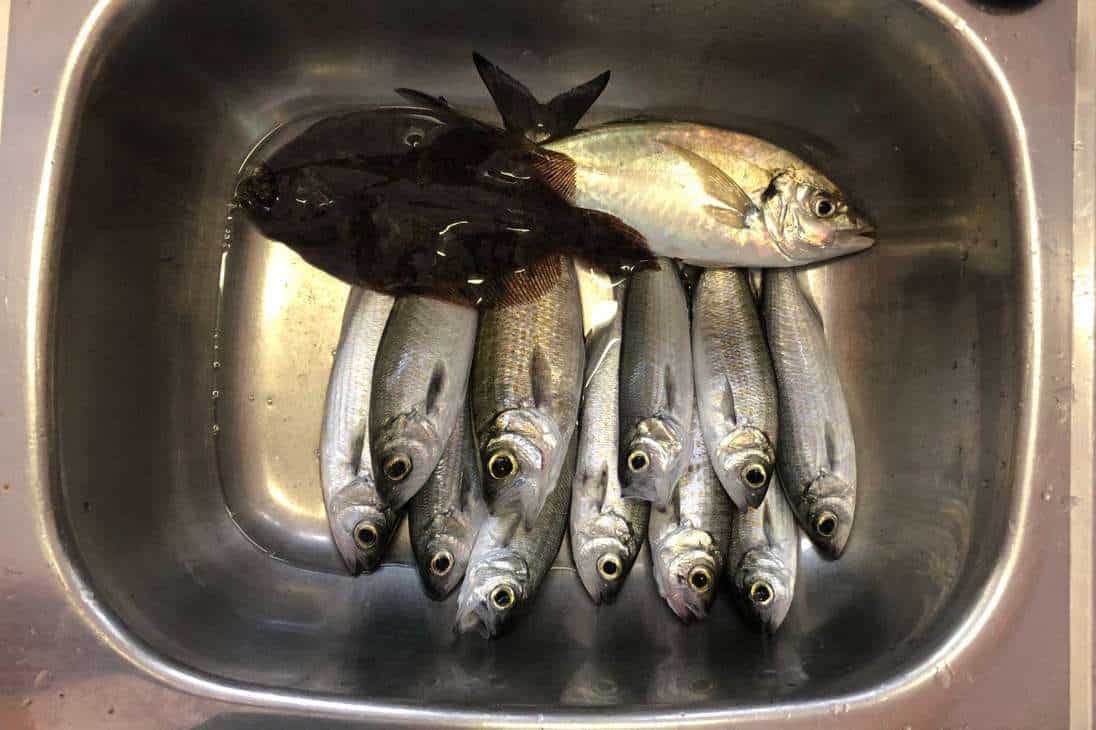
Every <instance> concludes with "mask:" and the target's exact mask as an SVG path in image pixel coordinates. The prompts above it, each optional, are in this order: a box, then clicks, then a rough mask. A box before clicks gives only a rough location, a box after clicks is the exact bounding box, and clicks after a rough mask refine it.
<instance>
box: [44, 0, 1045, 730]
mask: <svg viewBox="0 0 1096 730" xmlns="http://www.w3.org/2000/svg"><path fill="white" fill-rule="evenodd" d="M911 4H913V5H916V6H917V7H918V8H919V9H921V10H923V11H925V12H927V13H928V14H929V15H932V16H933V17H934V18H935V20H936V21H937V22H940V23H941V24H943V25H945V26H948V27H950V28H951V29H952V30H953V31H954V32H955V33H957V34H958V36H959V41H958V42H960V43H966V44H968V48H969V49H971V50H972V51H973V52H974V55H975V56H976V57H977V59H978V63H980V64H981V66H982V70H983V71H984V72H986V74H987V77H988V78H989V79H990V80H991V81H992V86H994V87H995V88H993V89H992V92H993V93H995V94H997V95H999V97H1000V101H1001V102H1003V105H1004V109H1002V110H1001V111H1002V112H1004V113H1005V114H1006V115H1007V120H1006V121H1007V124H1008V125H1009V126H1010V127H1011V134H1010V135H1009V143H1010V144H1009V149H1008V157H1009V161H1010V163H1011V164H1012V166H1013V169H1014V174H1015V176H1016V181H1017V183H1018V190H1017V191H1016V193H1015V194H1016V200H1015V215H1016V216H1017V224H1018V225H1017V230H1018V231H1021V232H1022V236H1023V240H1022V244H1024V245H1022V246H1021V248H1020V250H1021V252H1022V253H1023V254H1024V255H1023V256H1019V257H1018V263H1017V266H1018V267H1019V268H1018V279H1019V283H1020V286H1019V289H1018V292H1019V294H1020V296H1021V297H1022V301H1021V302H1020V303H1018V307H1020V311H1022V312H1023V318H1024V321H1023V323H1022V324H1023V325H1024V326H1022V327H1021V332H1020V333H1018V337H1019V348H1018V349H1019V351H1020V352H1021V353H1023V354H1024V355H1025V356H1026V357H1027V359H1028V362H1029V363H1030V367H1029V368H1027V369H1026V372H1025V375H1024V376H1023V378H1022V383H1021V392H1020V396H1019V400H1018V408H1019V418H1018V428H1017V431H1016V435H1015V439H1014V444H1015V445H1016V447H1017V448H1016V452H1017V461H1016V467H1017V468H1016V471H1015V474H1014V477H1013V480H1014V483H1013V491H1012V503H1011V504H1010V509H1009V512H1010V514H1011V515H1012V516H1013V517H1014V520H1012V521H1011V523H1012V524H1011V526H1010V529H1009V530H1008V532H1007V534H1006V536H1005V539H1004V543H1003V545H1002V548H1001V554H1000V557H999V558H998V560H997V561H996V562H995V565H994V566H993V569H992V571H991V573H990V575H989V576H988V577H987V578H986V583H985V586H984V590H983V592H982V594H981V595H980V596H979V597H978V598H977V600H976V601H975V602H974V603H973V605H972V607H971V608H970V609H969V612H968V613H967V614H966V615H965V616H964V617H963V619H962V621H961V622H959V623H958V624H956V626H955V627H953V628H952V630H951V631H950V633H949V635H948V636H947V638H946V639H945V640H943V641H942V642H941V644H940V645H939V646H938V647H937V648H936V649H935V650H934V651H933V652H932V653H931V654H930V655H929V656H928V657H926V658H925V659H923V660H922V661H921V662H920V663H918V665H917V666H915V667H913V668H911V669H908V670H906V671H904V672H902V673H900V674H897V675H894V676H892V677H890V678H888V679H886V680H885V681H883V682H881V683H879V684H877V685H875V686H873V687H872V688H871V689H869V690H865V691H862V692H857V693H848V694H844V695H836V696H833V697H829V698H826V699H817V700H809V701H798V702H784V703H780V704H773V705H765V706H738V707H722V708H717V709H711V708H706V709H685V710H683V711H682V712H672V713H670V712H669V711H667V710H666V709H664V708H659V709H656V710H654V711H634V710H629V711H614V710H612V709H611V708H609V709H605V708H600V709H593V708H592V709H590V710H577V709H571V708H567V709H563V710H559V711H555V710H553V711H551V712H543V711H538V710H537V709H529V710H522V711H514V710H503V711H499V712H488V711H479V710H471V709H468V708H467V707H463V706H453V705H446V704H437V705H432V706H429V707H425V708H424V707H421V706H416V705H412V704H409V703H401V702H390V701H371V700H368V699H366V698H354V697H345V696H338V695H331V694H319V693H307V692H303V691H291V690H285V689H277V688H273V687H268V686H265V685H258V684H252V683H246V682H239V681H234V680H228V679H223V678H220V677H217V676H215V675H212V674H209V673H206V672H202V671H200V670H197V669H194V668H193V667H190V666H188V665H186V664H183V663H181V662H178V661H175V660H173V659H170V658H167V657H165V656H163V655H161V654H159V653H158V652H156V650H155V649H153V648H152V647H151V646H149V645H148V644H147V643H146V642H145V641H144V640H142V639H141V638H140V637H138V636H137V635H136V634H134V633H133V632H132V631H131V630H130V629H129V628H128V627H127V626H126V625H125V624H124V623H123V622H122V620H121V619H120V617H119V616H117V615H116V614H115V613H114V612H113V610H112V609H111V608H110V607H109V606H107V605H106V604H105V603H103V602H101V601H100V600H99V598H98V596H97V594H96V591H95V587H94V581H93V579H92V576H91V575H90V574H89V573H88V571H87V569H86V566H85V565H84V564H83V561H82V558H81V556H80V554H79V552H78V550H77V548H76V545H75V542H74V539H73V535H72V534H71V532H70V529H69V526H68V522H67V518H66V515H65V513H64V508H63V501H62V500H61V499H60V498H59V497H60V476H59V475H60V465H59V463H58V455H57V450H56V449H55V448H54V444H55V442H56V439H57V438H58V434H57V432H56V419H55V412H54V411H55V404H54V403H53V400H52V393H53V374H52V372H50V369H49V367H48V363H50V362H52V355H53V338H54V329H53V328H54V325H53V324H52V323H53V317H52V314H53V312H54V311H55V309H56V301H55V292H56V279H57V265H56V264H57V254H58V251H59V246H60V240H59V238H60V237H59V233H60V231H61V229H60V228H59V227H58V226H57V223H58V221H59V220H61V219H63V205H64V199H63V196H62V189H63V187H64V181H65V180H66V178H67V174H68V172H69V171H70V170H71V166H72V158H73V156H72V154H71V151H72V147H73V143H74V141H75V140H74V136H73V132H74V131H75V129H76V126H77V121H78V120H77V117H76V114H77V110H78V109H79V108H80V101H81V97H82V93H83V90H84V88H85V81H86V79H87V77H88V75H89V66H90V61H91V60H92V59H93V58H94V54H95V51H96V50H97V49H98V47H99V46H100V43H101V41H102V40H103V37H104V36H105V35H106V34H108V33H109V32H110V31H111V30H113V29H114V28H115V27H116V21H117V20H118V19H119V18H120V17H121V16H122V15H123V14H124V12H125V11H126V10H127V9H129V8H131V7H132V6H133V5H134V3H132V2H125V0H99V2H98V3H97V4H96V5H95V6H94V8H93V9H92V10H91V12H90V13H89V15H88V16H87V18H86V19H85V21H84V23H83V25H82V26H81V28H80V31H79V33H78V34H77V36H76V39H75V41H74V43H73V45H72V48H71V50H70V52H69V54H68V57H67V60H66V61H65V64H64V67H63V70H62V76H61V80H60V84H59V87H58V94H57V98H56V102H55V105H54V109H53V112H52V115H51V122H50V127H49V132H48V140H47V143H46V149H45V159H44V164H43V172H42V177H41V183H40V186H39V190H38V196H37V205H36V208H35V212H34V219H33V228H32V239H31V262H30V278H29V282H28V314H27V322H26V332H27V345H26V352H25V363H24V367H25V375H26V379H27V384H28V385H27V391H26V394H25V397H26V408H27V414H28V420H29V434H30V438H29V444H28V452H29V462H30V473H29V485H30V488H31V493H32V498H33V502H34V511H35V518H36V521H37V527H38V534H39V540H40V543H41V545H42V549H43V551H44V553H45V555H46V557H47V560H48V562H49V564H50V566H51V568H52V569H53V571H54V573H55V574H56V576H57V577H58V579H59V580H60V581H61V584H62V586H63V589H64V592H65V595H66V597H67V599H68V601H69V603H70V604H71V605H72V606H73V608H74V609H75V611H76V612H77V614H78V615H80V616H81V618H82V619H83V620H84V621H85V622H86V623H87V624H88V625H89V626H90V628H91V629H92V630H93V631H94V632H95V634H96V635H97V636H98V637H99V638H100V639H102V640H103V641H104V642H105V643H107V644H108V645H109V646H110V647H111V648H112V649H113V650H114V651H115V652H117V653H118V654H119V655H120V656H121V657H122V658H123V659H125V660H126V661H128V662H129V663H131V664H132V665H134V666H135V667H137V668H139V669H141V670H143V671H144V672H146V673H148V674H150V675H152V676H153V677H155V678H156V679H157V680H159V681H161V682H163V683H165V684H167V685H169V686H172V687H174V688H176V689H179V690H182V691H185V692H188V693H191V694H195V695H199V696H204V697H210V698H214V699H219V700H224V701H228V702H235V703H240V704H245V705H253V706H257V707H264V708H269V709H281V710H287V711H298V712H301V711H307V712H311V713H316V714H322V715H329V716H337V717H350V718H355V719H359V720H371V721H381V722H388V723H401V724H444V725H451V726H457V725H460V726H471V725H478V724H481V723H483V722H485V721H488V720H490V721H492V722H508V723H518V724H536V725H544V724H552V725H584V724H588V723H589V722H591V721H592V720H593V718H595V717H596V718H597V719H598V721H599V722H602V723H604V722H609V723H613V724H621V725H627V726H640V725H650V724H660V723H663V722H667V721H672V722H678V723H681V722H690V723H693V722H696V723H718V722H730V721H736V720H738V721H740V720H744V719H750V720H755V721H756V720H762V719H775V718H778V717H779V718H783V717H784V716H785V715H786V714H788V713H793V714H795V715H798V716H800V717H808V716H810V715H816V714H823V713H829V711H830V710H831V708H832V707H833V706H834V705H835V704H836V705H845V706H847V707H848V708H849V709H850V710H852V709H856V708H857V707H858V706H864V705H869V704H872V703H877V702H880V701H884V700H885V701H893V700H895V699H896V698H898V697H901V696H905V695H909V694H912V693H913V692H915V691H916V690H917V689H918V688H919V687H922V686H924V685H925V684H927V683H928V681H929V680H931V678H932V677H933V675H934V674H935V673H936V672H937V671H938V669H939V668H940V667H941V666H943V665H950V664H953V663H955V662H956V660H957V659H958V658H960V657H962V656H966V654H967V653H968V651H969V650H971V649H972V646H973V645H974V644H976V642H977V639H978V638H979V637H980V636H981V635H982V634H983V633H984V632H985V631H986V629H987V627H988V625H989V624H990V623H991V622H992V621H993V620H995V619H996V618H997V617H998V616H999V613H1000V612H999V611H998V608H999V606H1000V604H1001V603H1002V602H1003V601H1004V600H1005V599H1006V598H1007V597H1009V596H1010V595H1012V594H1011V593H1010V590H1009V589H1010V587H1011V586H1012V584H1013V582H1014V578H1015V574H1016V571H1017V565H1018V563H1019V556H1020V555H1022V554H1023V552H1024V546H1025V545H1026V544H1027V543H1028V542H1029V540H1028V539H1027V537H1026V536H1027V533H1028V532H1029V530H1027V529H1025V528H1026V526H1027V524H1028V522H1029V517H1028V513H1029V501H1030V496H1031V494H1032V493H1033V490H1034V479H1035V474H1034V468H1035V463H1034V462H1035V458H1034V454H1035V453H1037V451H1043V452H1045V450H1041V449H1037V446H1038V445H1039V444H1040V443H1041V441H1043V440H1044V439H1047V438H1049V436H1041V434H1040V433H1039V429H1038V426H1039V423H1040V421H1041V420H1042V413H1043V411H1044V408H1045V406H1044V402H1043V401H1044V397H1045V395H1044V393H1043V392H1042V391H1041V385H1040V383H1041V380H1042V374H1043V370H1044V366H1045V365H1047V364H1048V363H1046V362H1045V360H1046V357H1045V353H1044V349H1043V344H1042V337H1041V335H1042V332H1043V317H1044V313H1043V311H1042V309H1041V307H1043V306H1050V305H1049V303H1048V302H1047V301H1046V298H1045V295H1044V286H1043V282H1042V277H1043V271H1044V262H1043V254H1042V252H1041V246H1040V231H1039V225H1038V220H1037V216H1036V200H1035V188H1034V181H1033V173H1032V165H1031V157H1030V151H1029V149H1028V136H1027V131H1026V128H1025V125H1024V121H1023V118H1022V115H1021V113H1020V108H1019V104H1018V102H1017V99H1016V97H1015V95H1014V93H1013V90H1012V87H1011V86H1010V84H1009V81H1008V78H1007V77H1006V76H1005V73H1004V71H1003V69H1002V68H1001V67H1000V65H999V64H998V62H997V60H996V58H995V57H994V56H993V54H992V52H991V51H990V50H989V48H988V47H987V46H986V44H985V43H984V42H983V41H982V39H981V38H980V37H979V36H978V35H977V34H976V33H975V32H974V31H973V30H972V29H971V28H970V26H969V25H968V24H967V23H966V22H965V21H964V20H963V19H962V18H961V17H960V16H959V15H958V14H956V13H955V12H954V11H953V10H951V9H950V8H949V7H947V6H946V4H944V2H942V1H941V0H911ZM55 163H56V164H55ZM979 650H980V651H985V648H984V647H980V648H979Z"/></svg>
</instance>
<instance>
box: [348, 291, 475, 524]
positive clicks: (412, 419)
mask: <svg viewBox="0 0 1096 730" xmlns="http://www.w3.org/2000/svg"><path fill="white" fill-rule="evenodd" d="M477 319H478V313H477V312H476V310H475V309H474V308H471V307H467V306H464V305H461V304H455V303H452V302H446V301H442V300H440V299H435V298H432V297H426V296H417V295H409V296H404V297H400V298H399V299H397V300H396V303H395V305H394V306H393V307H392V314H391V316H390V317H389V319H388V325H387V326H386V327H385V331H384V336H383V337H382V338H381V344H380V348H379V349H378V351H377V362H376V365H375V366H374V370H373V391H372V402H371V404H370V411H369V433H370V436H371V438H372V454H373V465H374V474H375V475H376V480H377V489H378V490H379V492H380V494H381V497H382V498H383V499H384V500H385V502H386V504H388V505H389V506H390V507H392V508H393V509H398V508H399V507H402V506H403V505H404V504H406V503H407V501H408V500H409V499H411V497H413V496H414V495H415V492H417V491H418V490H419V489H420V488H421V487H422V485H423V484H425V483H426V480H427V478H428V477H429V476H430V473H431V472H432V471H433V470H434V467H435V466H436V465H437V463H438V460H439V459H440V458H441V454H442V451H443V450H444V449H445V445H446V443H447V442H448V440H449V434H450V433H451V432H452V431H453V427H454V425H455V424H456V422H457V420H458V418H459V417H460V414H461V409H462V407H463V404H464V400H465V394H466V392H467V386H468V374H469V372H470V370H471V367H472V352H473V349H474V347H475V341H476V323H477Z"/></svg>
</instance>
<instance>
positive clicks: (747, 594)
mask: <svg viewBox="0 0 1096 730" xmlns="http://www.w3.org/2000/svg"><path fill="white" fill-rule="evenodd" d="M733 569H734V581H735V583H736V584H737V585H736V586H735V587H736V588H737V589H738V590H737V594H738V597H739V604H740V606H741V608H742V612H743V614H744V615H745V616H746V617H747V618H748V619H749V620H751V621H752V622H753V623H755V624H756V625H758V626H760V627H761V628H762V630H764V631H765V632H766V633H770V634H771V633H773V632H775V631H776V630H777V629H778V628H780V625H781V624H782V623H784V618H785V617H786V616H787V615H788V609H789V608H791V605H792V591H793V588H794V581H795V576H794V575H792V572H791V570H789V568H788V566H787V565H786V564H785V563H784V561H783V560H781V559H780V556H779V555H777V554H776V553H775V552H774V551H772V550H769V549H765V548H762V549H757V550H750V551H748V552H747V553H746V554H745V555H743V556H742V560H741V561H740V562H739V564H738V565H737V566H734V568H733Z"/></svg>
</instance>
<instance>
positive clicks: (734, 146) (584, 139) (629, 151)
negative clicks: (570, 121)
mask: <svg viewBox="0 0 1096 730" xmlns="http://www.w3.org/2000/svg"><path fill="white" fill-rule="evenodd" d="M544 149H545V150H546V151H547V152H548V153H549V155H547V156H546V157H545V158H543V159H542V160H539V161H537V166H538V169H539V171H540V174H541V175H542V177H543V178H544V179H545V180H546V181H547V182H548V183H549V184H550V185H551V186H552V187H553V188H554V189H555V190H556V191H557V192H558V193H559V194H560V195H561V196H563V197H564V198H565V199H566V200H568V201H569V202H571V203H573V204H574V205H576V206H578V207H580V208H586V209H592V210H598V211H602V212H604V213H607V214H610V215H612V216H615V217H617V218H619V219H620V220H621V221H623V222H624V223H625V224H627V225H628V226H630V227H631V228H634V229H635V230H636V231H638V232H639V233H640V234H641V235H642V236H643V237H644V238H645V239H646V241H647V243H648V246H649V247H650V249H651V251H652V252H653V253H655V254H656V255H659V256H667V257H672V258H678V259H681V260H683V261H685V262H687V263H690V264H696V265H698V266H738V267H780V266H794V265H798V264H803V263H807V262H811V261H820V260H823V259H828V258H833V257H835V256H842V255H845V254H849V253H853V252H855V251H859V250H863V249H864V248H867V247H868V246H870V245H871V244H872V243H873V239H872V238H871V227H870V225H868V224H867V223H866V221H865V220H864V219H863V218H862V217H861V216H860V215H859V214H857V213H856V212H854V211H852V210H851V209H850V208H849V206H848V204H847V202H846V201H845V199H844V196H843V195H842V194H841V192H840V191H839V190H838V189H837V186H836V185H834V184H833V183H832V182H831V181H830V180H828V179H827V178H826V177H825V176H824V175H822V174H821V173H820V172H818V171H817V170H815V169H814V168H812V167H811V166H810V165H808V164H807V163H805V162H804V161H802V160H801V159H799V158H798V157H796V156H795V155H792V154H791V153H790V152H788V151H786V150H783V149H781V148H779V147H777V146H776V145H773V144H771V143H768V142H766V141H764V140H761V139H758V138H756V137H752V136H750V135H746V134H742V133H739V132H733V131H730V130H724V129H719V128H717V127H710V126H705V125H700V124H690V123H683V122H630V123H617V124H609V125H604V126H602V127H596V128H594V129H590V130H587V131H585V132H580V133H578V134H574V135H571V136H568V137H565V138H562V139H558V140H555V141H552V142H549V143H547V144H545V145H544Z"/></svg>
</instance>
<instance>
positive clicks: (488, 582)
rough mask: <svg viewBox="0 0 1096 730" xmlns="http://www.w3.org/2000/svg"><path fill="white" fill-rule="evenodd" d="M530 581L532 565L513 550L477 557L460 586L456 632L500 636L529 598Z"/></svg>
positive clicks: (488, 637) (484, 636) (487, 637)
mask: <svg viewBox="0 0 1096 730" xmlns="http://www.w3.org/2000/svg"><path fill="white" fill-rule="evenodd" d="M528 584H529V566H528V565H526V563H525V561H524V560H522V559H521V558H520V557H519V556H518V555H516V554H515V553H513V552H512V551H510V550H507V549H505V548H503V549H500V550H495V551H492V552H490V553H488V554H487V555H484V556H482V558H481V559H477V561H476V562H475V563H473V564H472V565H471V566H469V568H468V574H467V575H466V576H465V579H464V584H463V585H462V586H461V589H460V596H459V597H458V599H457V617H456V621H455V623H454V624H453V629H454V631H457V632H458V633H462V634H463V633H468V632H470V631H478V632H479V633H480V635H481V636H483V638H485V639H490V638H491V637H494V636H497V635H498V633H499V631H501V630H502V627H503V626H504V625H505V623H506V620H507V619H508V618H509V616H510V614H512V613H513V612H514V610H515V609H516V608H517V607H518V606H519V605H520V604H521V603H522V601H524V600H525V598H526V595H525V594H526V590H525V589H526V586H527V585H528Z"/></svg>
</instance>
